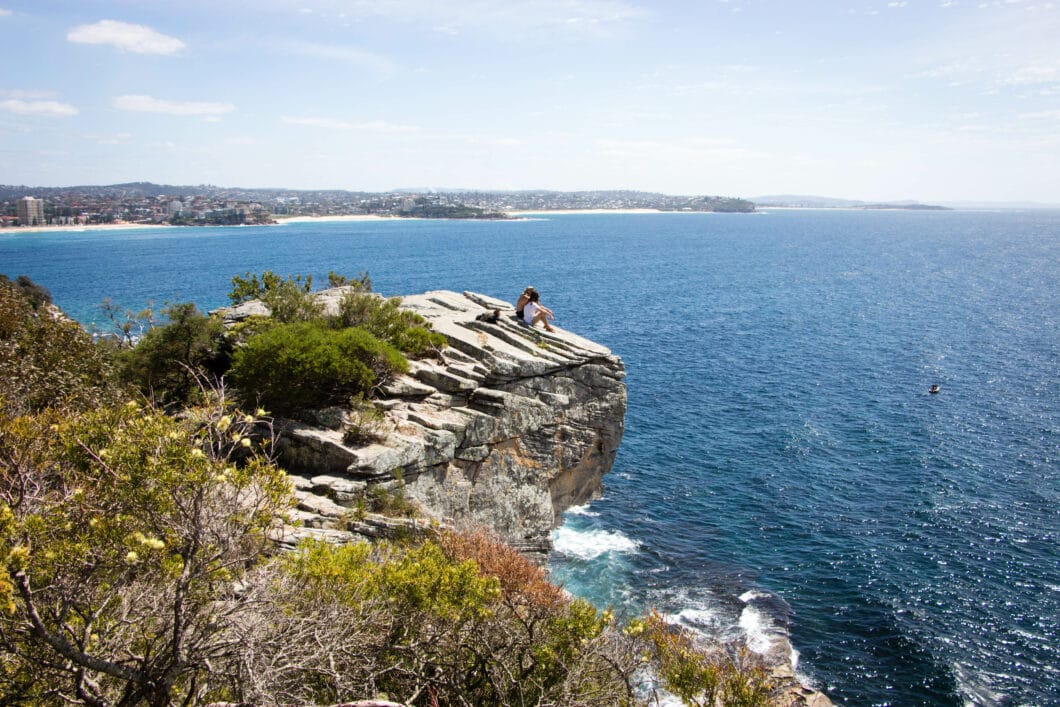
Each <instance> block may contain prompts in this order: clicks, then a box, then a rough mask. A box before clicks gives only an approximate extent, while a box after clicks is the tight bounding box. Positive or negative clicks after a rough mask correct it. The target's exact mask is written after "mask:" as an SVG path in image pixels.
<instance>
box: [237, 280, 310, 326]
mask: <svg viewBox="0 0 1060 707" xmlns="http://www.w3.org/2000/svg"><path fill="white" fill-rule="evenodd" d="M312 290H313V276H312V275H306V276H305V278H304V279H303V278H302V276H301V275H288V276H287V279H286V280H285V279H283V278H282V277H280V276H279V275H277V274H276V273H274V272H273V271H271V270H266V271H265V272H263V273H262V274H261V277H260V278H259V277H258V276H257V275H251V274H250V273H249V272H248V273H246V274H245V276H244V277H240V276H238V275H236V276H235V277H233V278H232V291H231V292H230V293H229V294H228V298H229V299H230V300H231V302H232V304H234V305H235V304H240V303H242V302H247V301H249V300H253V299H260V300H261V301H262V302H263V303H264V304H265V306H267V307H268V308H269V312H271V313H272V317H273V319H275V320H276V321H278V322H285V323H286V322H307V321H311V320H313V319H316V318H318V317H320V316H321V315H322V314H323V311H324V310H323V307H322V306H321V305H320V303H318V302H317V301H316V300H315V299H313V298H312V297H311V296H310V293H311V292H312Z"/></svg>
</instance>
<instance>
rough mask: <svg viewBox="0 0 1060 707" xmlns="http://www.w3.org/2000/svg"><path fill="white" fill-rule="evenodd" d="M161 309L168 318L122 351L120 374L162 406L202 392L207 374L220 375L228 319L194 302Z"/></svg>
mask: <svg viewBox="0 0 1060 707" xmlns="http://www.w3.org/2000/svg"><path fill="white" fill-rule="evenodd" d="M163 313H164V314H166V316H168V317H169V323H168V324H166V325H164V326H160V327H155V328H153V329H149V330H148V331H147V332H146V333H145V334H144V335H143V337H142V338H141V339H140V341H139V342H138V343H137V344H136V345H135V346H134V347H133V348H131V349H128V350H125V351H123V352H122V353H121V354H120V357H119V360H120V364H121V367H120V370H121V375H122V378H123V379H124V380H126V381H128V382H129V383H131V384H133V385H135V386H137V387H138V388H139V390H140V392H142V393H143V394H144V395H146V396H147V397H148V398H150V399H152V400H154V401H155V402H157V403H159V404H162V405H185V404H187V403H189V402H191V401H192V400H193V399H195V398H196V397H198V396H199V395H200V394H201V393H202V390H201V388H200V386H199V381H200V380H201V379H202V377H203V376H207V377H208V378H210V379H213V380H216V379H218V378H219V377H220V376H221V375H222V374H224V372H225V370H226V369H227V367H228V357H229V353H228V351H227V344H226V342H225V337H224V333H225V331H224V324H223V323H222V322H221V320H220V319H219V318H218V317H210V316H207V315H205V314H202V313H201V312H199V310H198V309H197V308H196V307H195V305H194V304H192V303H190V302H189V303H186V304H175V305H173V306H171V307H169V308H168V309H165V310H163Z"/></svg>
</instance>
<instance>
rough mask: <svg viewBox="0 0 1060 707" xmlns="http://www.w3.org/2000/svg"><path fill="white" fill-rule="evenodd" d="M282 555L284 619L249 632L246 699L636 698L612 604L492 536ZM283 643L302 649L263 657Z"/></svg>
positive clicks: (613, 701) (517, 701)
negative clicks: (578, 591)
mask: <svg viewBox="0 0 1060 707" xmlns="http://www.w3.org/2000/svg"><path fill="white" fill-rule="evenodd" d="M480 560H481V562H480ZM484 563H489V566H490V567H491V570H484V569H483V566H484ZM282 564H283V565H284V572H283V575H282V576H281V577H278V578H277V579H276V580H275V581H274V583H273V585H272V586H270V587H269V589H268V591H269V595H270V596H271V597H272V598H273V600H274V601H275V602H276V605H275V609H274V610H275V611H276V614H275V617H276V618H275V619H273V620H270V621H268V622H262V623H261V624H259V625H258V626H257V627H256V628H257V629H258V630H257V631H256V632H255V633H254V634H253V635H247V636H246V640H247V641H248V642H249V644H248V650H247V651H245V653H244V660H245V662H244V665H243V668H242V670H241V671H240V672H241V674H242V675H244V676H254V678H253V679H244V680H242V682H241V685H242V689H241V690H240V691H239V692H238V693H237V694H236V695H235V696H237V697H238V698H239V699H241V700H245V701H253V702H259V703H261V702H269V703H278V702H294V703H299V704H308V703H317V704H319V703H327V702H336V701H339V700H343V699H349V698H350V697H351V696H363V695H379V694H385V695H387V696H388V697H389V698H390V699H395V700H399V701H401V702H402V703H404V704H409V705H432V704H446V705H490V704H493V705H541V704H565V705H575V704H577V705H601V706H603V705H607V706H608V707H610V706H611V705H620V704H630V703H632V702H633V701H634V699H633V692H632V685H631V679H632V677H631V676H632V674H633V670H634V667H635V660H634V656H633V654H632V653H631V652H630V651H629V650H628V647H629V645H630V644H629V641H627V640H624V638H623V637H622V636H621V634H620V633H618V632H617V631H614V630H613V628H612V627H611V619H610V617H609V615H608V614H606V613H604V614H601V613H599V612H597V611H596V610H595V609H593V608H592V607H591V606H589V605H588V604H586V603H585V602H582V601H577V600H569V599H566V598H565V597H564V596H563V594H562V591H561V590H559V589H558V588H555V587H551V589H548V588H547V587H548V586H550V585H548V584H547V582H546V581H545V580H544V577H543V573H542V571H541V570H540V568H537V567H535V566H534V565H532V564H531V563H530V562H529V561H528V560H526V559H525V558H523V557H521V556H520V555H518V554H517V553H515V552H514V551H512V550H511V549H510V548H507V547H506V546H504V545H502V544H500V543H498V542H496V541H491V540H488V539H487V538H486V537H485V536H478V537H477V538H472V537H467V538H464V539H461V538H460V537H459V536H443V538H442V539H441V540H440V542H427V543H424V544H422V545H418V546H413V547H408V548H406V547H402V546H396V545H386V544H383V545H376V546H368V545H364V544H362V545H350V546H345V547H335V546H330V545H325V544H322V543H306V544H303V545H302V546H301V547H300V548H299V550H298V551H297V552H296V553H295V554H293V555H290V556H287V557H285V558H283V560H282ZM494 571H499V572H510V573H511V575H510V576H504V575H500V576H499V575H497V574H495V573H494ZM527 579H530V580H531V586H530V587H529V588H527V587H526V586H525V585H524V584H523V581H524V580H527ZM286 617H301V618H300V620H298V621H294V620H291V619H290V618H286ZM306 617H312V618H308V619H307V618H306ZM289 645H298V646H299V647H300V648H302V650H300V651H299V655H297V656H291V655H290V654H286V655H285V659H284V660H283V661H282V662H280V661H276V660H273V659H271V658H270V657H269V656H272V655H274V654H275V651H276V649H275V648H273V646H289Z"/></svg>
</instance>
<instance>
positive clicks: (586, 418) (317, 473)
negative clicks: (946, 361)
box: [223, 288, 626, 556]
mask: <svg viewBox="0 0 1060 707" xmlns="http://www.w3.org/2000/svg"><path fill="white" fill-rule="evenodd" d="M342 291H343V288H335V289H332V290H325V291H323V292H321V293H319V294H318V295H317V296H318V297H319V298H320V299H321V300H322V301H323V302H324V303H325V306H326V307H327V308H330V309H333V308H334V307H336V306H337V303H338V300H339V298H340V297H341V295H342ZM402 306H403V307H406V308H408V309H411V310H413V311H415V312H416V313H418V314H420V315H421V316H423V317H424V318H425V319H427V321H429V322H430V323H431V326H432V327H433V329H434V330H435V331H437V332H440V333H441V334H443V335H445V337H446V338H447V339H448V342H449V345H448V346H447V347H446V348H444V349H443V350H442V352H441V354H440V355H439V356H438V357H437V358H435V359H426V360H414V361H410V362H409V363H410V366H409V372H408V374H404V375H400V376H398V377H396V378H394V379H393V380H391V381H389V382H387V383H386V384H385V386H384V387H383V390H384V395H383V396H382V398H381V399H377V400H375V401H374V402H375V405H376V407H378V408H380V409H382V410H384V411H385V417H386V428H387V433H386V436H385V438H383V439H381V440H380V441H378V442H374V443H371V444H366V445H361V446H351V445H349V444H347V443H346V442H345V441H344V435H343V429H342V425H343V421H344V419H345V417H344V416H345V415H346V411H343V410H331V411H320V412H319V413H318V414H315V415H311V416H310V417H311V418H312V419H314V420H315V422H314V424H309V423H307V422H304V421H297V422H296V421H286V420H285V421H278V423H279V424H278V431H279V438H278V440H277V448H278V450H279V454H280V462H281V465H282V466H283V467H284V468H285V469H286V470H287V471H288V473H289V475H290V477H291V479H292V481H293V483H294V485H295V492H296V495H297V496H298V500H299V504H298V510H297V513H296V518H297V519H299V520H301V521H302V523H301V524H300V527H299V528H292V529H290V532H289V533H287V534H286V535H287V537H288V539H297V538H298V537H299V536H301V535H305V534H311V535H316V536H328V537H331V538H333V539H336V540H342V539H343V538H344V537H346V536H348V535H349V534H360V535H367V536H372V537H380V536H387V535H392V534H395V533H399V532H402V530H403V529H407V527H408V525H409V523H412V524H415V523H416V522H419V523H422V522H423V521H402V520H400V519H392V518H384V517H381V516H376V515H373V514H364V513H360V514H358V513H355V512H354V509H355V508H356V507H357V503H358V501H359V499H363V498H364V496H365V493H366V491H367V489H369V487H371V486H374V485H382V488H384V489H390V490H394V489H397V488H399V487H400V489H401V493H402V494H403V495H404V497H405V498H406V499H408V500H410V501H412V502H413V503H415V504H416V505H417V506H418V507H419V508H420V510H421V511H422V512H423V513H424V514H425V515H426V516H427V518H428V522H429V521H436V522H439V523H442V524H444V525H450V526H456V527H461V526H480V527H481V526H484V527H486V528H489V529H491V530H492V531H493V532H494V533H496V534H497V535H498V536H499V537H500V538H501V539H503V540H505V541H506V542H508V543H509V544H511V545H512V546H513V547H515V548H517V549H519V550H522V551H524V552H527V553H530V554H534V555H538V556H543V555H544V554H546V553H547V552H548V551H549V550H550V549H551V541H550V534H551V530H552V529H553V527H554V526H555V525H556V523H557V520H558V518H559V517H560V514H562V513H563V511H564V510H566V509H567V508H569V507H571V506H573V505H578V504H582V503H585V502H587V501H589V500H590V499H592V498H593V497H595V496H597V495H598V494H599V493H600V491H601V488H602V485H601V479H602V477H603V476H604V474H606V473H607V472H608V471H610V469H611V465H612V463H613V462H614V459H615V453H616V451H617V449H618V445H619V442H620V441H621V439H622V432H623V424H624V418H625V411H626V387H625V384H624V383H623V377H624V376H625V370H624V368H623V365H622V361H621V359H619V358H618V357H617V356H615V355H613V354H612V353H611V351H610V350H608V349H607V348H605V347H604V346H601V345H599V344H596V343H594V342H592V341H589V340H587V339H584V338H582V337H580V336H578V335H576V334H573V333H571V332H569V331H564V330H562V329H559V328H558V327H557V328H556V329H555V331H554V332H546V331H544V330H543V329H540V328H530V327H527V326H524V325H523V324H521V323H519V322H518V321H517V320H516V318H515V316H514V309H513V308H512V306H511V305H510V304H508V303H506V302H502V301H500V300H496V299H493V298H490V297H487V296H484V295H479V294H475V293H471V292H464V293H462V294H461V293H457V292H450V291H435V292H427V293H425V294H421V295H412V296H408V297H404V298H403V300H402ZM264 313H267V310H264V311H263V306H262V305H261V304H260V303H257V302H255V303H248V304H246V305H241V306H240V307H234V308H230V309H227V310H223V314H224V316H225V318H226V320H228V321H229V322H231V321H237V320H239V319H242V318H244V317H246V316H249V315H250V314H264ZM495 314H499V316H494V315H495ZM491 319H495V321H489V320H491Z"/></svg>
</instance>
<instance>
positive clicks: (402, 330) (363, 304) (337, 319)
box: [331, 290, 446, 358]
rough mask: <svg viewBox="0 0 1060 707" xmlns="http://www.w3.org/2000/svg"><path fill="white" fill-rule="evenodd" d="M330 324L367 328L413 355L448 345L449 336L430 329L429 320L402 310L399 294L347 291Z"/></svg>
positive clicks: (402, 350) (416, 356) (433, 350)
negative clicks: (389, 295) (394, 295)
mask: <svg viewBox="0 0 1060 707" xmlns="http://www.w3.org/2000/svg"><path fill="white" fill-rule="evenodd" d="M331 325H332V326H333V327H336V328H342V327H360V328H362V329H365V330H367V331H369V332H371V333H372V334H373V335H374V336H376V337H377V338H379V339H382V340H383V341H386V342H388V343H389V344H391V345H392V346H394V347H395V348H397V349H398V350H399V351H401V352H403V353H405V354H407V355H409V356H411V357H413V358H418V357H422V356H426V355H428V354H431V353H434V352H436V351H438V350H439V349H441V348H443V347H444V346H445V345H446V338H445V337H444V336H442V335H441V334H439V333H438V332H434V331H431V330H430V325H429V324H428V322H427V320H426V319H424V318H423V317H421V316H420V315H419V314H416V313H415V312H412V311H409V310H407V309H401V298H400V297H391V298H389V299H385V298H383V297H380V296H379V295H376V294H372V293H370V292H362V291H359V290H350V291H347V292H344V293H343V295H342V298H341V299H340V300H339V310H338V314H337V315H336V316H334V317H332V318H331Z"/></svg>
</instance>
